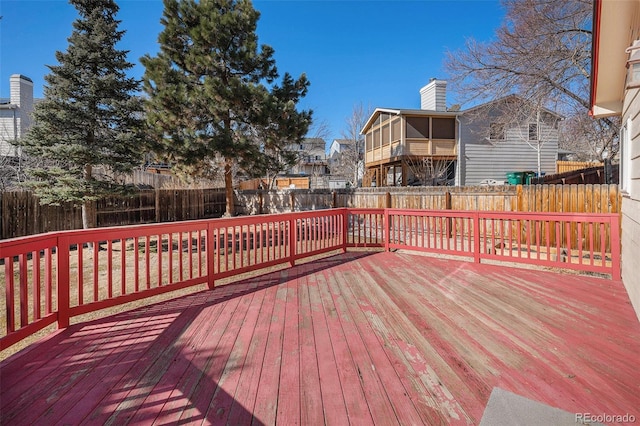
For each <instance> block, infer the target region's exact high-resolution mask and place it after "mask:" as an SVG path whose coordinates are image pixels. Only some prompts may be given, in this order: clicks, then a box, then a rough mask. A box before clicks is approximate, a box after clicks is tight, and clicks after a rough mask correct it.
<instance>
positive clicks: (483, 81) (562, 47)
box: [445, 0, 619, 156]
mask: <svg viewBox="0 0 640 426" xmlns="http://www.w3.org/2000/svg"><path fill="white" fill-rule="evenodd" d="M502 4H503V6H504V9H505V20H504V22H503V24H502V25H501V26H500V27H499V28H498V29H497V31H496V35H495V37H494V39H493V40H492V41H490V42H486V43H483V42H479V41H476V40H474V39H472V38H470V39H468V40H467V43H466V47H465V49H463V50H461V51H456V52H448V53H447V55H446V59H445V68H446V69H447V71H448V73H449V76H450V82H451V85H452V87H454V89H455V90H456V92H457V93H458V94H459V96H460V98H461V99H460V101H462V102H464V103H481V102H486V101H490V100H495V99H499V98H502V97H505V96H507V95H509V94H513V93H517V94H518V95H519V96H521V97H522V98H523V99H526V100H528V101H531V102H532V103H533V104H537V105H544V106H545V107H547V108H548V109H550V110H553V111H557V112H558V113H560V114H562V115H564V116H565V117H567V118H570V119H572V118H573V117H575V116H580V115H582V116H585V115H587V111H588V109H589V106H590V105H589V77H590V62H591V14H592V8H593V2H592V1H591V0H567V1H563V2H557V1H550V0H503V1H502ZM576 123H578V122H576ZM579 123H580V124H581V125H582V126H584V128H583V129H582V130H581V131H579V132H575V133H574V135H580V138H579V139H578V138H576V137H574V138H572V139H573V141H576V142H581V143H585V144H593V143H599V144H608V145H607V147H606V148H605V147H602V146H601V147H599V148H598V149H597V151H599V152H606V153H607V155H609V156H613V155H615V153H616V152H617V143H616V142H615V141H616V140H617V139H616V138H617V134H618V132H619V125H618V124H617V123H618V122H617V121H616V120H611V119H602V120H600V122H596V121H587V120H580V121H579ZM603 131H606V132H609V136H606V137H605V136H604V135H602V132H603ZM594 134H599V135H600V136H601V137H600V138H599V139H598V140H597V141H596V140H593V139H590V138H591V137H592V135H594Z"/></svg>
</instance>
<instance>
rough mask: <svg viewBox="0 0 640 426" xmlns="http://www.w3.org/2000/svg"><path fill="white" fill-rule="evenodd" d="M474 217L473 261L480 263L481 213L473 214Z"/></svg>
mask: <svg viewBox="0 0 640 426" xmlns="http://www.w3.org/2000/svg"><path fill="white" fill-rule="evenodd" d="M472 215H473V216H472V217H473V234H472V235H473V261H474V262H475V263H480V212H478V211H475V212H473V213H472Z"/></svg>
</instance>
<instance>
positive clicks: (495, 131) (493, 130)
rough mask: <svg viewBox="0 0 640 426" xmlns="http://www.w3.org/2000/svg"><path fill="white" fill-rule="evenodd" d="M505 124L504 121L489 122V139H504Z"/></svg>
mask: <svg viewBox="0 0 640 426" xmlns="http://www.w3.org/2000/svg"><path fill="white" fill-rule="evenodd" d="M505 130H506V125H505V124H504V123H490V124H489V139H491V140H504V139H505Z"/></svg>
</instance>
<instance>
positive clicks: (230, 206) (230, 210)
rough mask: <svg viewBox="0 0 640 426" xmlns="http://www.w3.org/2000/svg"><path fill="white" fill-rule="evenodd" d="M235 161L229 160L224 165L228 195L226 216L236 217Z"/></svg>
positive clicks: (225, 186) (225, 185)
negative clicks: (234, 199)
mask: <svg viewBox="0 0 640 426" xmlns="http://www.w3.org/2000/svg"><path fill="white" fill-rule="evenodd" d="M232 165H233V160H231V159H230V158H227V159H226V160H225V164H224V188H225V192H226V194H227V212H226V213H225V216H235V213H236V212H235V205H234V203H233V175H232V167H231V166H232Z"/></svg>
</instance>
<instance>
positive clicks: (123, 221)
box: [0, 189, 226, 239]
mask: <svg viewBox="0 0 640 426" xmlns="http://www.w3.org/2000/svg"><path fill="white" fill-rule="evenodd" d="M225 200H226V199H225V193H224V190H223V189H155V190H142V191H139V192H136V193H134V194H131V195H129V196H112V197H107V198H103V199H100V200H98V201H96V202H95V209H94V210H95V212H96V223H97V226H98V227H105V226H118V225H132V224H140V223H150V222H170V221H179V220H192V219H205V218H214V217H220V216H222V214H223V213H224V211H225ZM81 228H82V211H81V208H80V207H74V206H72V205H71V204H68V203H66V204H62V205H59V206H49V205H40V204H39V203H38V199H37V197H36V196H35V195H34V194H33V193H32V192H30V191H12V192H4V193H0V239H3V238H13V237H20V236H25V235H33V234H38V233H43V232H51V231H61V230H68V229H81Z"/></svg>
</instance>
